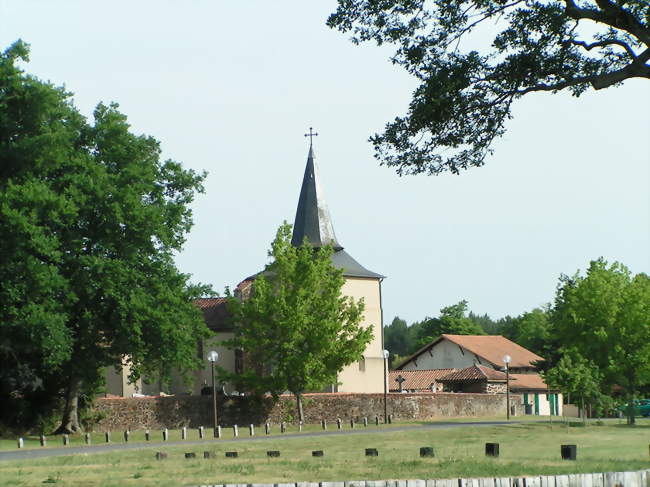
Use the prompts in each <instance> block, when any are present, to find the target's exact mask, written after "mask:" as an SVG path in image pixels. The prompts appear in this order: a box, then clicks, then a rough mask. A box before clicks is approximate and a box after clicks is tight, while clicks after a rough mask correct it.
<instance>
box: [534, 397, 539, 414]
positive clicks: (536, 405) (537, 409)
mask: <svg viewBox="0 0 650 487" xmlns="http://www.w3.org/2000/svg"><path fill="white" fill-rule="evenodd" d="M535 414H537V415H538V416H539V392H536V393H535Z"/></svg>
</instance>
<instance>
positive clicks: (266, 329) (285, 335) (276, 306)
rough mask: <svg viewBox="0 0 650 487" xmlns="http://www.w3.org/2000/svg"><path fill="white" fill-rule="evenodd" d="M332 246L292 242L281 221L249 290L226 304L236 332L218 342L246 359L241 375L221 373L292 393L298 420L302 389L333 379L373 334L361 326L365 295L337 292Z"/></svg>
mask: <svg viewBox="0 0 650 487" xmlns="http://www.w3.org/2000/svg"><path fill="white" fill-rule="evenodd" d="M332 252H333V249H332V248H331V247H329V246H328V247H323V248H320V249H314V248H312V247H311V246H310V245H309V243H307V242H305V243H304V244H303V245H301V246H300V247H294V246H292V245H291V226H290V225H288V224H286V223H285V224H283V225H282V226H281V227H280V228H279V229H278V232H277V235H276V237H275V240H274V241H273V243H272V244H271V250H270V252H269V257H271V258H272V262H271V263H270V264H269V265H268V266H267V268H266V270H265V271H264V272H263V273H261V274H258V275H257V276H256V278H255V281H254V283H253V288H252V292H251V295H250V296H247V297H243V299H237V298H231V300H230V305H229V309H230V311H231V314H232V324H233V329H234V337H233V338H232V339H230V340H226V341H224V342H223V344H224V345H226V346H227V347H229V348H233V349H239V350H242V351H243V352H244V354H245V360H246V361H247V365H246V366H245V368H244V370H243V371H242V372H241V373H233V372H229V371H227V370H225V369H223V368H219V377H220V378H221V379H222V380H227V381H232V382H234V383H235V384H237V386H238V387H241V388H243V389H244V390H248V391H253V392H256V393H258V394H261V393H265V392H269V393H271V394H273V395H277V394H280V393H282V392H284V391H290V392H291V393H293V394H294V395H295V396H296V400H297V405H298V414H299V419H300V420H303V413H302V394H303V393H304V392H306V391H310V390H320V389H322V388H323V387H325V386H327V385H331V384H335V383H336V382H337V375H338V373H339V372H340V371H341V370H342V369H343V367H345V366H346V365H349V364H351V363H352V362H354V361H355V360H359V359H360V358H361V357H362V354H363V351H364V350H365V348H366V346H367V345H368V344H369V343H370V341H371V340H372V337H373V333H372V327H368V328H366V327H364V326H362V325H361V324H360V323H361V320H362V317H363V309H364V305H363V301H362V300H361V301H358V302H355V301H354V300H353V299H352V298H350V297H345V296H343V295H342V294H341V289H342V287H343V284H344V282H345V280H344V278H343V271H342V270H340V269H337V268H335V267H333V266H332V263H331V256H332Z"/></svg>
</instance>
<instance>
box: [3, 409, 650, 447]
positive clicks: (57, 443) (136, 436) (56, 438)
mask: <svg viewBox="0 0 650 487" xmlns="http://www.w3.org/2000/svg"><path fill="white" fill-rule="evenodd" d="M512 419H513V421H517V422H534V423H537V422H544V421H549V422H550V423H552V424H563V425H565V426H566V425H567V423H568V424H570V425H572V426H582V420H580V419H577V418H562V417H557V416H555V417H552V418H549V417H548V416H535V415H528V416H517V417H513V418H512ZM493 421H499V422H501V421H505V417H504V416H492V417H467V416H461V417H445V418H442V417H441V418H439V419H438V420H436V421H399V422H393V423H392V424H381V423H380V424H379V426H376V425H375V423H374V420H373V421H370V418H369V423H368V427H367V428H368V429H369V430H376V429H378V428H379V429H389V428H395V427H401V426H417V425H422V424H431V423H466V422H471V423H477V422H479V423H486V422H493ZM598 421H600V422H603V423H604V424H608V425H609V424H620V425H625V419H619V418H608V419H603V420H594V419H591V420H588V422H587V425H593V424H595V423H597V422H598ZM637 422H638V423H639V424H644V423H645V424H650V419H645V418H637ZM341 426H342V430H349V429H350V423H349V419H348V420H343V422H342V425H341ZM204 428H205V435H204V440H205V441H208V440H212V439H213V432H212V427H210V426H205V427H204ZM355 429H364V426H363V424H362V423H361V422H359V423H355ZM327 430H328V431H336V430H337V425H336V422H329V423H328V424H327ZM320 431H323V430H322V428H321V425H320V424H305V425H303V428H302V432H303V433H315V432H320ZM254 432H255V436H256V437H259V436H282V435H283V433H281V432H280V425H279V424H272V425H271V430H270V434H269V435H266V434H265V432H264V425H255V430H254ZM297 433H300V429H299V427H298V425H297V424H292V423H287V425H286V433H284V434H297ZM168 434H169V436H168V441H170V442H173V441H181V439H182V437H181V430H180V429H172V430H169V432H168ZM90 436H91V444H90V447H92V446H94V445H105V444H106V437H105V432H103V431H96V432H92V433H90ZM222 437H223V438H227V439H230V438H233V430H232V427H222ZM22 438H23V445H24V448H25V449H42V448H61V447H63V437H62V436H61V435H50V436H47V443H46V446H45V447H41V446H40V438H39V436H38V435H25V436H22ZM239 438H241V439H247V438H250V434H249V428H248V425H239ZM187 440H188V441H200V440H201V439H200V437H199V431H198V428H188V429H187ZM17 441H18V436H15V437H0V451H7V450H16V449H17V448H18V447H17V444H18V443H17ZM162 441H163V434H162V430H159V429H156V430H150V440H149V442H150V443H160V442H162ZM110 442H111V444H120V443H124V442H125V440H124V431H111V432H110ZM129 443H143V444H145V445H146V444H147V441H146V439H145V430H144V429H138V430H133V431H130V432H129ZM69 445H70V446H85V445H86V443H85V437H84V435H83V434H75V435H69Z"/></svg>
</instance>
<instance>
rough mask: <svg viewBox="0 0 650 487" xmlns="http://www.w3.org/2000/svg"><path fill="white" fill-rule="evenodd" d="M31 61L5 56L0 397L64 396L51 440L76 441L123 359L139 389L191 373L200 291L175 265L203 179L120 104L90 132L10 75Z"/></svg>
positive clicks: (38, 88) (52, 92) (0, 76)
mask: <svg viewBox="0 0 650 487" xmlns="http://www.w3.org/2000/svg"><path fill="white" fill-rule="evenodd" d="M27 56H28V49H27V46H26V45H25V44H24V43H22V42H20V41H18V42H16V43H15V44H14V45H13V46H11V47H10V48H9V49H7V50H6V51H5V52H4V53H3V54H2V55H0V235H2V238H0V361H1V362H2V373H0V389H1V390H2V391H3V392H5V393H8V394H7V396H3V397H7V398H8V402H7V401H5V400H4V399H3V403H4V404H3V406H4V407H6V408H11V407H20V404H21V403H23V402H24V401H26V400H29V399H30V397H33V395H34V394H38V393H39V391H41V392H42V391H48V393H49V394H50V395H58V394H61V395H62V396H63V397H64V398H65V406H64V411H63V417H62V424H61V427H60V428H59V431H61V432H74V431H77V430H79V429H80V425H79V420H78V414H77V405H78V398H79V395H80V394H81V393H82V392H84V391H87V392H92V391H93V388H94V387H96V386H97V385H98V384H100V383H101V381H102V376H103V369H104V368H106V367H120V365H121V364H122V360H123V359H124V358H128V360H129V361H130V363H131V365H132V367H133V368H132V377H131V378H132V379H136V378H138V377H139V376H141V375H142V374H148V375H149V376H150V377H155V376H157V375H159V374H163V375H165V374H166V373H168V372H169V370H170V368H171V367H178V368H179V369H181V370H187V369H189V368H192V367H195V366H196V365H197V364H198V360H199V359H198V357H197V349H196V344H197V340H199V339H201V338H203V337H205V336H207V334H208V330H207V328H206V327H205V324H204V322H203V319H202V317H201V315H200V313H199V312H198V310H197V309H196V308H195V306H194V305H193V304H192V301H193V299H194V298H196V297H198V296H199V295H200V294H202V293H203V292H204V289H203V288H202V287H201V286H195V285H191V284H189V282H188V276H186V275H184V274H181V273H180V272H179V271H178V270H177V269H176V267H175V265H174V261H173V253H174V252H176V251H178V250H180V248H181V246H182V244H183V242H184V238H185V235H186V233H187V232H188V230H189V229H190V227H191V224H192V220H191V211H190V208H189V204H190V203H191V201H192V199H193V197H194V194H195V193H196V192H197V191H202V186H201V182H202V180H203V177H204V176H203V175H199V174H195V173H194V172H193V171H191V170H185V169H183V168H182V167H181V165H180V164H179V163H177V162H174V161H171V160H167V161H161V159H160V147H159V143H158V142H157V141H156V140H155V139H153V138H151V137H147V136H141V135H134V134H133V133H131V132H130V131H129V125H128V124H127V121H126V117H125V116H124V115H123V114H121V113H120V112H119V111H118V110H117V106H116V105H110V106H106V105H103V104H100V105H98V106H97V108H96V110H95V112H94V121H93V122H92V123H91V122H89V121H88V120H86V118H85V117H83V116H82V115H81V114H80V113H79V112H78V111H77V109H76V108H75V107H74V106H73V104H72V100H71V95H70V93H67V92H66V91H65V90H63V89H62V88H58V87H55V86H53V85H51V84H50V83H45V82H43V81H40V80H38V79H37V78H35V77H33V76H30V75H29V74H26V73H25V72H23V71H22V70H21V69H20V68H19V67H18V66H17V63H18V61H19V60H21V59H22V60H25V61H26V60H27ZM12 401H13V402H12ZM23 419H26V418H23Z"/></svg>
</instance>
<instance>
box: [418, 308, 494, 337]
mask: <svg viewBox="0 0 650 487" xmlns="http://www.w3.org/2000/svg"><path fill="white" fill-rule="evenodd" d="M413 326H417V348H420V347H423V346H425V345H426V344H428V343H431V342H432V341H433V340H435V339H437V338H438V337H439V336H440V335H442V334H448V335H485V331H483V328H481V326H480V325H479V324H477V323H476V322H475V321H473V320H471V319H470V318H468V317H467V301H465V300H463V301H460V302H459V303H457V304H453V305H451V306H446V307H444V308H442V309H441V310H440V316H439V317H438V318H426V319H425V320H423V321H421V322H420V323H417V324H414V325H413Z"/></svg>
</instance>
